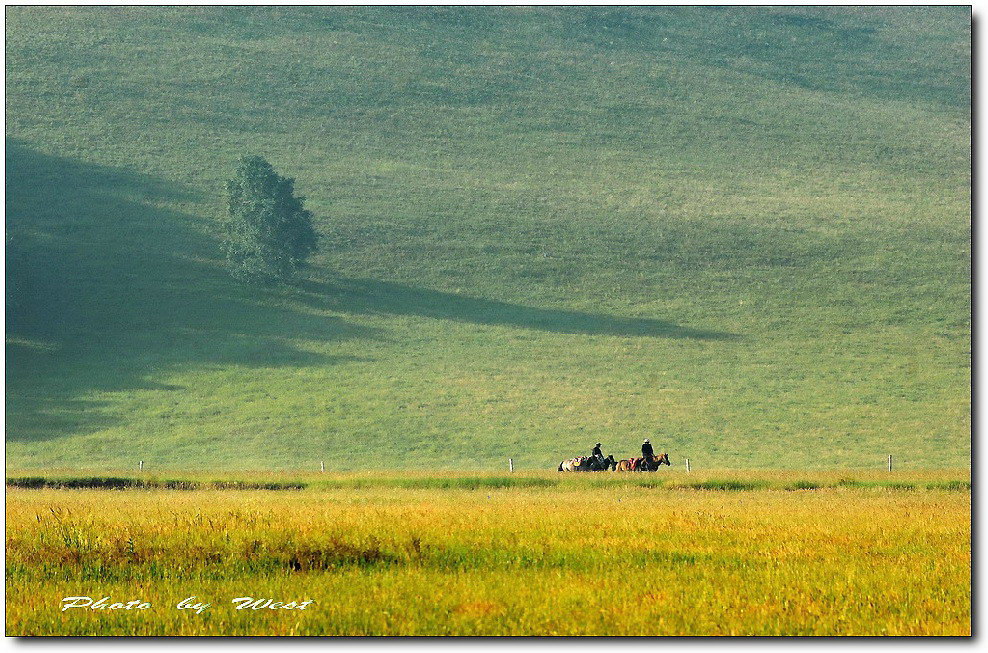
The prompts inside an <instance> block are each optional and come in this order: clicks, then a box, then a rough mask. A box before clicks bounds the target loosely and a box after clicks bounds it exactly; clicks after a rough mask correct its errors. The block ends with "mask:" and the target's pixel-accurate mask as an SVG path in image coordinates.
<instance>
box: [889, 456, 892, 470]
mask: <svg viewBox="0 0 988 653" xmlns="http://www.w3.org/2000/svg"><path fill="white" fill-rule="evenodd" d="M889 471H890V472H891V471H892V454H889Z"/></svg>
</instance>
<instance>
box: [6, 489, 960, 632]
mask: <svg viewBox="0 0 988 653" xmlns="http://www.w3.org/2000/svg"><path fill="white" fill-rule="evenodd" d="M587 480H588V481H589V480H590V479H587ZM970 505H971V504H970V495H969V494H968V493H966V492H956V491H944V490H928V491H922V492H897V491H886V490H875V489H868V488H858V487H842V488H829V489H825V490H820V491H818V492H805V493H792V492H785V491H767V490H751V491H745V492H735V491H727V492H721V491H709V490H707V491H669V492H666V491H659V492H656V491H655V489H653V488H649V487H636V486H634V485H614V486H599V485H593V484H589V485H588V484H587V483H583V482H575V481H574V482H573V483H561V484H560V485H559V486H557V487H555V488H553V489H552V490H551V491H550V490H547V489H545V488H539V487H502V488H490V489H485V490H484V491H479V492H478V491H473V490H470V489H466V488H443V489H439V488H423V487H407V488H395V487H368V488H363V489H353V488H347V489H323V490H314V491H306V492H262V491H246V490H230V489H214V490H208V491H207V490H202V491H194V492H174V491H167V490H161V489H151V490H146V491H135V490H132V489H127V490H122V491H105V490H84V489H77V490H72V491H66V490H56V489H19V488H14V489H8V509H7V519H8V530H7V569H6V571H7V605H8V611H7V633H8V634H17V635H23V634H31V635H69V634H117V635H133V634H156V635H180V634H185V635H193V634H224V635H244V634H268V635H277V634H298V635H317V634H337V635H366V634H375V635H439V634H454V635H552V634H557V635H587V634H607V635H636V634H638V635H644V634H664V635H682V634H690V635H713V634H759V635H812V634H815V635H841V634H843V635H877V634H890V635H936V634H952V635H960V634H967V633H969V632H970V607H971V606H970V599H971V594H970V585H969V574H970V569H971V567H970V564H971V551H970V546H969V541H970V540H969V538H970V535H971V530H970V520H969V515H970V512H969V511H970ZM904 515H908V519H904V518H903V516H904ZM931 579H936V582H931ZM193 595H194V596H197V597H198V600H204V601H207V602H210V603H212V604H213V607H212V608H210V609H209V610H207V611H206V612H205V613H203V614H202V615H198V616H196V618H195V619H191V618H189V616H188V615H184V614H181V613H180V612H179V611H177V610H175V609H174V606H175V605H176V604H177V603H178V602H179V601H180V600H182V599H184V598H186V597H188V596H193ZM65 596H94V597H96V598H98V597H102V596H111V597H112V599H113V600H126V601H129V600H133V599H143V600H146V601H150V602H152V604H153V609H152V610H151V611H149V612H147V613H146V614H142V615H139V616H135V615H133V614H126V615H124V614H113V613H107V612H96V611H86V610H72V611H69V612H67V613H60V612H58V606H59V602H60V600H61V598H62V597H65ZM239 596H257V597H271V598H274V599H275V600H279V601H293V600H294V601H303V600H310V599H311V600H313V601H314V603H313V605H312V607H311V609H309V610H306V611H304V612H297V613H286V614H264V613H252V614H246V615H245V614H243V613H241V612H239V611H235V610H232V609H231V608H232V606H231V604H230V600H231V599H233V598H236V597H239Z"/></svg>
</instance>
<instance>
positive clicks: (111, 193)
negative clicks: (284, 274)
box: [6, 139, 377, 441]
mask: <svg viewBox="0 0 988 653" xmlns="http://www.w3.org/2000/svg"><path fill="white" fill-rule="evenodd" d="M6 162H7V174H6V182H7V203H6V208H7V231H8V242H7V246H6V250H7V255H8V266H7V279H8V284H10V283H11V282H12V283H13V285H14V287H15V288H16V290H15V293H14V295H13V298H14V300H15V303H14V304H13V305H12V308H9V309H8V320H7V366H6V374H7V381H8V385H7V394H6V404H7V420H8V421H7V437H8V438H9V439H10V440H12V441H18V440H41V439H48V438H56V437H60V436H63V435H69V434H82V433H88V432H92V431H94V430H99V429H103V428H107V427H109V426H112V423H113V420H112V418H110V417H108V416H107V415H106V411H105V410H101V407H103V404H102V402H101V401H100V400H99V399H98V398H95V397H97V396H98V394H99V393H101V392H110V391H125V390H142V389H158V390H164V391H168V390H174V389H176V388H173V387H169V386H163V385H158V384H155V383H153V382H151V381H149V380H148V379H149V378H151V377H153V376H155V375H160V374H161V373H162V372H164V371H168V370H174V369H178V368H180V367H181V366H183V365H187V364H188V365H192V364H194V365H195V366H196V367H200V368H201V367H204V366H205V367H208V366H210V365H217V366H219V365H224V366H229V365H237V366H248V367H256V368H265V367H278V366H302V365H316V364H318V365H326V364H332V363H334V362H341V361H344V360H349V359H346V358H342V357H340V358H334V357H331V356H326V355H323V354H320V353H315V352H312V351H307V350H303V349H300V348H299V347H298V346H296V342H297V341H307V342H317V343H318V342H334V341H340V340H343V339H347V338H375V337H377V331H376V330H374V329H369V328H366V327H362V326H358V325H355V324H352V323H349V322H346V321H344V320H341V319H339V318H336V317H333V316H328V315H320V314H317V313H316V312H314V311H309V310H307V309H306V308H305V307H304V306H299V305H297V304H291V303H290V302H289V301H288V300H287V299H286V297H285V295H284V294H280V293H279V292H278V291H276V290H270V291H266V290H257V289H247V288H243V287H242V286H240V285H239V284H237V283H235V282H234V281H233V280H232V279H230V278H229V276H228V275H227V274H226V272H225V271H224V270H223V269H222V267H221V266H219V265H218V264H217V262H216V259H217V257H218V256H219V253H218V248H217V247H216V243H215V239H214V238H213V237H212V236H210V235H209V234H208V233H207V232H206V230H205V228H204V226H203V224H202V223H201V222H197V221H196V220H194V219H193V218H192V217H191V216H189V215H187V214H185V213H182V212H180V211H176V210H172V209H169V208H164V207H165V206H166V205H172V206H175V205H179V206H180V205H181V204H182V203H183V202H191V201H195V199H196V198H195V197H194V196H192V195H190V194H189V193H188V192H187V191H185V190H184V189H182V188H180V187H178V186H176V185H173V184H170V183H167V182H164V181H162V180H160V179H154V178H151V177H148V176H146V175H141V174H137V173H133V172H128V171H125V170H120V169H116V168H110V167H105V166H98V165H94V164H90V163H85V162H80V161H74V160H68V159H64V158H59V157H54V156H49V155H46V154H43V153H40V152H38V151H35V150H33V149H31V148H29V147H27V146H26V145H24V144H22V143H19V142H16V141H11V140H10V139H8V140H7V154H6ZM279 304H280V305H279Z"/></svg>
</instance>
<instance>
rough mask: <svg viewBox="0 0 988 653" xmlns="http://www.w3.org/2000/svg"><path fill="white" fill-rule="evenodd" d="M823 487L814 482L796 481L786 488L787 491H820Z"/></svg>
mask: <svg viewBox="0 0 988 653" xmlns="http://www.w3.org/2000/svg"><path fill="white" fill-rule="evenodd" d="M821 487H823V485H821V484H820V483H815V482H813V481H796V482H794V483H788V484H786V486H785V487H784V489H786V490H819V489H820V488H821Z"/></svg>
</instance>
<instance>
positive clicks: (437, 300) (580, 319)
mask: <svg viewBox="0 0 988 653" xmlns="http://www.w3.org/2000/svg"><path fill="white" fill-rule="evenodd" d="M301 290H302V292H303V297H304V298H305V299H304V300H303V301H307V302H309V303H310V304H311V305H312V306H313V307H315V308H319V309H323V310H327V309H328V310H345V311H348V312H352V313H369V314H391V315H414V316H419V317H430V318H436V319H443V320H455V321H458V322H471V323H473V324H483V325H490V326H508V327H517V328H522V329H535V330H538V331H546V332H549V333H560V334H584V335H607V336H626V337H655V338H695V339H699V340H730V339H734V338H736V337H737V336H736V335H735V334H732V333H725V332H722V331H707V330H703V329H693V328H690V327H685V326H680V325H678V324H673V323H672V322H666V321H664V320H655V319H649V318H628V317H616V316H613V315H601V314H596V313H584V312H581V311H572V310H564V309H555V308H536V307H532V306H521V305H518V304H508V303H506V302H500V301H496V300H491V299H482V298H477V297H468V296H464V295H456V294H452V293H446V292H440V291H438V290H429V289H426V288H416V287H413V286H407V285H403V284H398V283H391V282H386V281H376V280H373V279H340V280H338V281H336V282H332V283H330V282H318V281H309V282H306V283H303V284H302V286H301Z"/></svg>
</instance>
